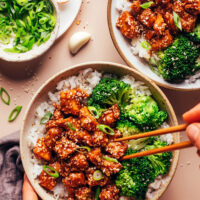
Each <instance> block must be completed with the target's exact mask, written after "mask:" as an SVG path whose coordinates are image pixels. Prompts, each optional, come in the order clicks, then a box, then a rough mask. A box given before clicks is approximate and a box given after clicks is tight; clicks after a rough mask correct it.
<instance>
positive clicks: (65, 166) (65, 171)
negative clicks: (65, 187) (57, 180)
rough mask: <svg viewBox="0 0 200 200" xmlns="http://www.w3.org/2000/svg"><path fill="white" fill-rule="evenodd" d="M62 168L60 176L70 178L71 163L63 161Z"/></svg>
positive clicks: (61, 162)
mask: <svg viewBox="0 0 200 200" xmlns="http://www.w3.org/2000/svg"><path fill="white" fill-rule="evenodd" d="M60 166H61V170H60V175H61V176H63V177H66V176H68V175H69V173H70V171H71V169H70V163H68V162H66V161H65V160H61V161H60Z"/></svg>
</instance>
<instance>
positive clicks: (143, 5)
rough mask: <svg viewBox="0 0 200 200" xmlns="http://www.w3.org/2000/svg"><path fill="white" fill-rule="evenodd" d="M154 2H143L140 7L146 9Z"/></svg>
mask: <svg viewBox="0 0 200 200" xmlns="http://www.w3.org/2000/svg"><path fill="white" fill-rule="evenodd" d="M152 4H154V2H153V1H149V2H146V3H143V4H141V5H140V7H141V8H143V9H146V8H149V7H151V5H152Z"/></svg>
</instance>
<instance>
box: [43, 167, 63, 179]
mask: <svg viewBox="0 0 200 200" xmlns="http://www.w3.org/2000/svg"><path fill="white" fill-rule="evenodd" d="M43 170H44V171H45V172H46V173H47V174H48V175H49V176H52V177H54V178H59V176H60V175H59V173H58V172H57V171H56V170H55V169H54V168H53V167H50V166H47V165H43ZM49 170H51V171H53V172H54V173H50V172H49Z"/></svg>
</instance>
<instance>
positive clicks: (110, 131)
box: [98, 124, 115, 135]
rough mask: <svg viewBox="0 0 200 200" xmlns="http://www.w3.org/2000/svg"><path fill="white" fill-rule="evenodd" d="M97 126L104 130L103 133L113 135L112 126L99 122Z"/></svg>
mask: <svg viewBox="0 0 200 200" xmlns="http://www.w3.org/2000/svg"><path fill="white" fill-rule="evenodd" d="M98 128H99V130H100V131H102V132H104V133H106V134H108V135H115V132H114V130H113V129H112V128H110V127H109V126H107V125H104V124H100V125H99V126H98Z"/></svg>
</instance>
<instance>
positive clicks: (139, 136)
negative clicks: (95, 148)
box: [114, 124, 188, 142]
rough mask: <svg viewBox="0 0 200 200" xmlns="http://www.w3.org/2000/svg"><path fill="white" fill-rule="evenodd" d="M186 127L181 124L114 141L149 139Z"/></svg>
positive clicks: (182, 129)
mask: <svg viewBox="0 0 200 200" xmlns="http://www.w3.org/2000/svg"><path fill="white" fill-rule="evenodd" d="M187 126H188V125H187V124H181V125H178V126H172V127H169V128H163V129H158V130H154V131H149V132H146V133H139V134H136V135H131V136H128V137H123V138H117V139H115V140H114V141H115V142H121V141H125V140H133V139H139V138H144V137H151V136H157V135H163V134H167V133H174V132H178V131H184V130H185V129H186V128H187Z"/></svg>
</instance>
